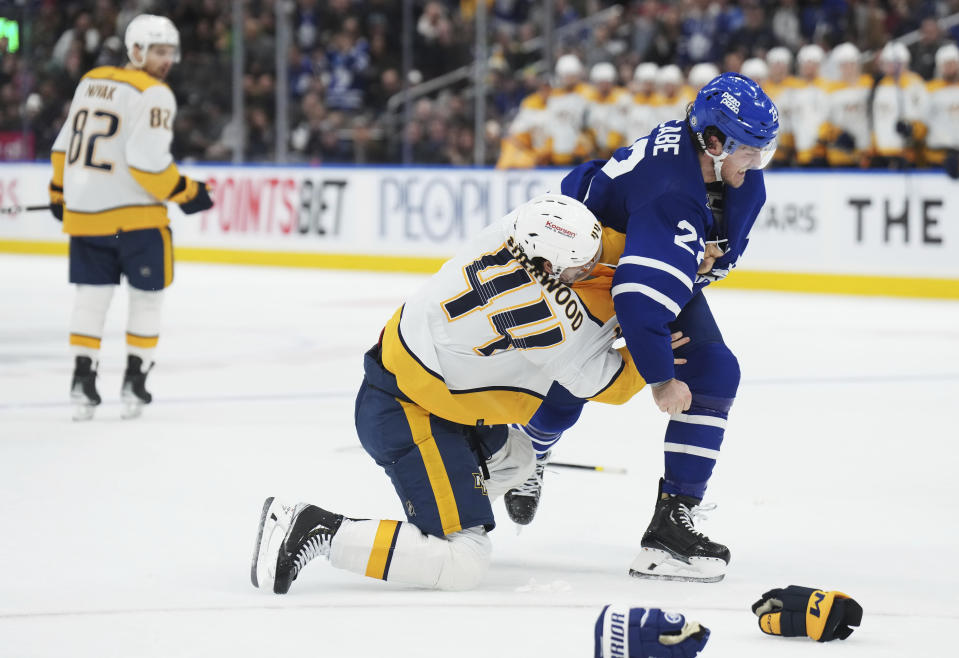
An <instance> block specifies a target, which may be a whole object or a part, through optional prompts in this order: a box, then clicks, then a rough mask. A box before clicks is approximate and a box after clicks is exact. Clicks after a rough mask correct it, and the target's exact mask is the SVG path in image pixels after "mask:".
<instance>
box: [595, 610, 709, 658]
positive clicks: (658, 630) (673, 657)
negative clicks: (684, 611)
mask: <svg viewBox="0 0 959 658" xmlns="http://www.w3.org/2000/svg"><path fill="white" fill-rule="evenodd" d="M708 639H709V629H708V628H706V627H705V626H701V625H699V624H698V623H697V622H694V621H692V622H686V619H685V617H683V615H681V614H677V613H672V612H663V611H662V610H660V609H659V608H624V607H614V606H606V607H605V608H603V611H602V612H601V613H599V619H597V620H596V644H595V649H596V650H595V655H594V658H611V657H612V656H625V657H626V658H693V657H694V656H695V655H696V654H698V653H699V652H700V651H702V650H703V647H704V646H706V640H708Z"/></svg>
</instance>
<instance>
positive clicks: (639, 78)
mask: <svg viewBox="0 0 959 658" xmlns="http://www.w3.org/2000/svg"><path fill="white" fill-rule="evenodd" d="M658 70H659V67H658V66H657V65H656V64H654V63H653V62H643V63H642V64H640V65H638V66H637V67H636V70H635V71H633V80H635V81H636V82H656V72H657V71H658Z"/></svg>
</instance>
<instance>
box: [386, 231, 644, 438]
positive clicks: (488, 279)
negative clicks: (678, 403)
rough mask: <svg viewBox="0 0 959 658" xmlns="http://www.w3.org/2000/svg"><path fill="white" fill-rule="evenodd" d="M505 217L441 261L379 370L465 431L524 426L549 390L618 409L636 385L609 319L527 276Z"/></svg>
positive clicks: (411, 304)
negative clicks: (559, 387) (560, 390)
mask: <svg viewBox="0 0 959 658" xmlns="http://www.w3.org/2000/svg"><path fill="white" fill-rule="evenodd" d="M512 221H513V216H512V215H508V216H507V217H506V218H504V219H503V220H500V221H499V222H496V223H495V224H493V225H492V226H490V227H488V228H487V229H486V230H484V231H483V232H482V233H481V234H479V235H478V236H477V237H476V238H475V239H474V240H472V241H471V243H470V245H469V247H468V248H467V249H466V250H465V251H463V252H461V253H460V254H459V255H457V256H456V257H454V258H453V259H451V260H449V261H447V262H446V264H444V265H443V267H442V268H441V269H440V270H439V272H437V273H436V274H434V275H433V276H432V277H431V278H430V279H429V281H427V282H426V284H425V285H424V286H423V287H422V288H421V289H420V290H418V291H417V292H416V293H414V294H413V295H412V296H411V297H410V298H409V299H408V300H407V301H406V304H404V305H403V307H402V308H401V309H400V310H398V311H397V312H396V314H395V315H394V316H393V318H392V319H391V320H390V321H389V323H387V325H386V329H385V330H384V334H383V346H382V359H383V365H384V367H385V368H386V369H387V370H389V371H390V372H392V373H393V374H394V375H396V381H397V385H398V386H399V388H400V390H401V391H402V392H403V393H404V394H405V395H406V396H408V397H409V398H410V399H411V400H412V401H413V402H415V403H416V404H417V405H419V406H420V407H422V408H424V409H426V410H428V411H429V412H430V413H432V414H434V415H437V416H440V417H441V418H445V419H447V420H450V421H453V422H456V423H461V424H465V425H475V424H476V423H477V422H478V421H482V423H483V424H487V425H490V424H502V423H524V422H526V421H528V420H529V419H530V418H531V417H532V416H533V414H534V413H535V411H536V409H537V407H538V406H539V405H540V403H541V402H542V399H543V397H545V395H546V393H547V392H548V391H549V388H550V386H551V385H552V384H553V382H554V381H555V382H559V383H560V384H561V385H563V386H564V387H566V388H567V389H568V390H569V391H570V392H571V393H572V394H573V395H576V396H577V397H581V398H589V399H594V400H596V401H599V402H607V403H611V404H621V403H623V402H625V401H626V400H628V399H629V398H630V397H632V395H633V394H635V393H636V392H637V391H639V390H640V389H641V388H642V387H643V386H644V385H645V382H644V381H643V379H642V377H640V375H639V372H638V371H637V370H636V366H635V365H634V364H633V360H632V358H631V357H630V355H629V353H628V352H627V351H626V349H625V348H623V349H622V350H617V349H613V347H612V344H613V341H614V340H616V338H617V337H618V335H619V330H618V323H617V320H616V318H615V317H612V318H611V319H610V320H608V321H607V322H605V323H604V322H602V321H600V320H599V319H597V318H596V317H594V316H592V315H591V314H590V312H589V310H588V309H587V308H586V307H585V305H584V303H583V300H582V299H581V298H580V297H579V296H578V295H577V293H576V292H574V291H573V290H572V289H571V288H570V287H568V286H566V285H563V284H561V283H559V282H557V281H551V280H548V279H546V278H545V276H544V275H542V273H540V272H539V271H538V270H535V269H533V268H532V267H531V266H530V265H529V263H528V262H527V260H526V258H525V257H524V256H523V255H522V253H521V252H519V250H518V249H517V248H516V247H515V246H514V245H513V242H512V240H511V238H509V237H508V233H507V228H508V226H510V225H511V224H512Z"/></svg>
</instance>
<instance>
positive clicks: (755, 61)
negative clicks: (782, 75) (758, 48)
mask: <svg viewBox="0 0 959 658" xmlns="http://www.w3.org/2000/svg"><path fill="white" fill-rule="evenodd" d="M739 72H740V73H742V74H743V75H745V76H746V77H747V78H749V79H750V80H752V81H753V82H755V83H757V84H760V85H761V84H762V83H763V82H765V81H766V78H768V77H769V66H767V64H766V62H764V61H763V60H761V59H759V58H758V57H750V58H749V59H747V60H746V61H745V62H743V65H742V66H741V67H739Z"/></svg>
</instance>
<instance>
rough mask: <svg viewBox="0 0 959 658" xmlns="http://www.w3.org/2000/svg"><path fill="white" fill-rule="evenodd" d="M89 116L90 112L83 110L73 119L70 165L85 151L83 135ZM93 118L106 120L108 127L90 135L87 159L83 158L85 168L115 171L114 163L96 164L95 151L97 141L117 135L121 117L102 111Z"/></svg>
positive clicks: (69, 154)
mask: <svg viewBox="0 0 959 658" xmlns="http://www.w3.org/2000/svg"><path fill="white" fill-rule="evenodd" d="M88 115H89V111H88V110H86V109H82V110H80V111H79V112H77V113H76V116H74V117H73V128H72V131H71V135H70V146H69V148H67V162H68V163H69V164H73V163H74V162H76V161H77V160H79V159H80V152H81V151H83V138H84V134H83V133H84V130H85V129H86V127H87V118H88ZM93 116H94V118H102V119H106V120H107V126H106V129H105V130H100V131H96V132H91V133H90V137H89V139H87V148H86V154H85V157H84V158H83V166H84V167H93V168H94V169H103V170H104V171H111V170H113V163H112V162H94V160H93V150H94V149H95V148H96V141H97V140H98V139H99V138H101V137H106V138H107V139H109V138H110V137H113V136H114V135H115V134H116V133H117V129H118V128H119V127H120V117H118V116H117V115H116V114H113V113H112V112H103V111H101V110H97V111H96V112H94V113H93Z"/></svg>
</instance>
